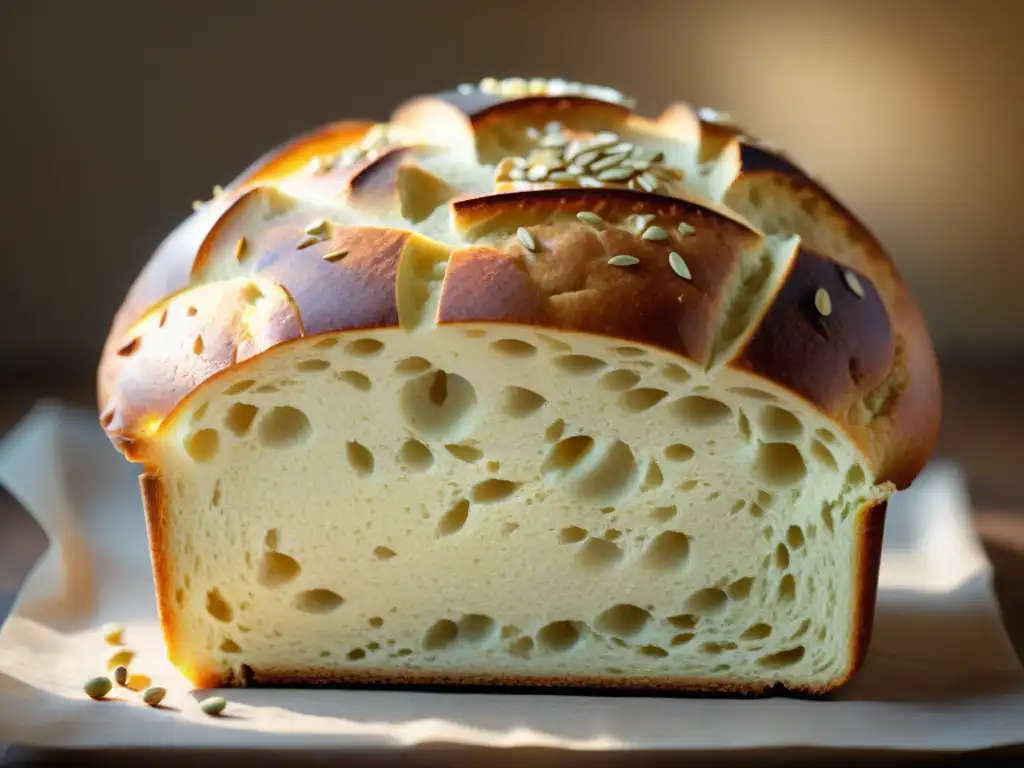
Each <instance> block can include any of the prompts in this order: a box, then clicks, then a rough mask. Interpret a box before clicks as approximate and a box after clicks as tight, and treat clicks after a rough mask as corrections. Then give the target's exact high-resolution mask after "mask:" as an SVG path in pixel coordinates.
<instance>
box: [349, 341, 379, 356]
mask: <svg viewBox="0 0 1024 768" xmlns="http://www.w3.org/2000/svg"><path fill="white" fill-rule="evenodd" d="M383 349H384V343H383V342H381V341H378V340H377V339H356V340H355V341H350V342H349V343H348V344H346V345H345V354H347V355H352V356H353V357H373V356H374V355H379V354H380V353H381V351H382V350H383Z"/></svg>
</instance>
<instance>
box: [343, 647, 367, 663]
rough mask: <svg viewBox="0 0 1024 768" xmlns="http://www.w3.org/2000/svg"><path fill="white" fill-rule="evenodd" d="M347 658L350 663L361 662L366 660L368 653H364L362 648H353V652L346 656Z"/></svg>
mask: <svg viewBox="0 0 1024 768" xmlns="http://www.w3.org/2000/svg"><path fill="white" fill-rule="evenodd" d="M345 658H346V659H348V660H349V661H361V660H362V659H365V658H366V651H364V650H363V649H362V648H353V649H352V650H351V651H349V652H348V653H347V654H345Z"/></svg>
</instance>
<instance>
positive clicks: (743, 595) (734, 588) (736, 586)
mask: <svg viewBox="0 0 1024 768" xmlns="http://www.w3.org/2000/svg"><path fill="white" fill-rule="evenodd" d="M753 586H754V579H753V577H751V576H744V577H743V578H742V579H736V581H734V582H733V583H732V584H730V585H729V586H728V587H727V588H726V592H727V593H728V595H729V597H730V598H732V599H733V600H746V599H747V598H748V597H749V596H750V590H751V588H752V587H753Z"/></svg>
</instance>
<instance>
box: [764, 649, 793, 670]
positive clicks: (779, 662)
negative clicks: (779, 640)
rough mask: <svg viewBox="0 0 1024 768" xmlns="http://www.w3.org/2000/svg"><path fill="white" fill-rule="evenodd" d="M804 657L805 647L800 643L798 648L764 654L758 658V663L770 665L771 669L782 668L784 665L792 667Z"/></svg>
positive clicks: (765, 665)
mask: <svg viewBox="0 0 1024 768" xmlns="http://www.w3.org/2000/svg"><path fill="white" fill-rule="evenodd" d="M803 657H804V647H803V646H802V645H798V646H797V647H796V648H790V649H789V650H786V651H779V652H778V653H771V654H769V655H767V656H762V657H761V658H760V659H758V660H757V663H758V665H759V666H762V667H768V668H769V669H781V668H782V667H791V666H793V665H794V664H797V663H798V662H799V661H800V660H801V659H803Z"/></svg>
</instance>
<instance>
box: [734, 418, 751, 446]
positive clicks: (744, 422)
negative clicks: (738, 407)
mask: <svg viewBox="0 0 1024 768" xmlns="http://www.w3.org/2000/svg"><path fill="white" fill-rule="evenodd" d="M737 426H738V427H739V430H740V437H742V438H743V440H744V442H748V443H749V442H750V437H751V433H750V419H748V418H747V414H745V413H744V412H743V411H740V415H739V423H738V425H737Z"/></svg>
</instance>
